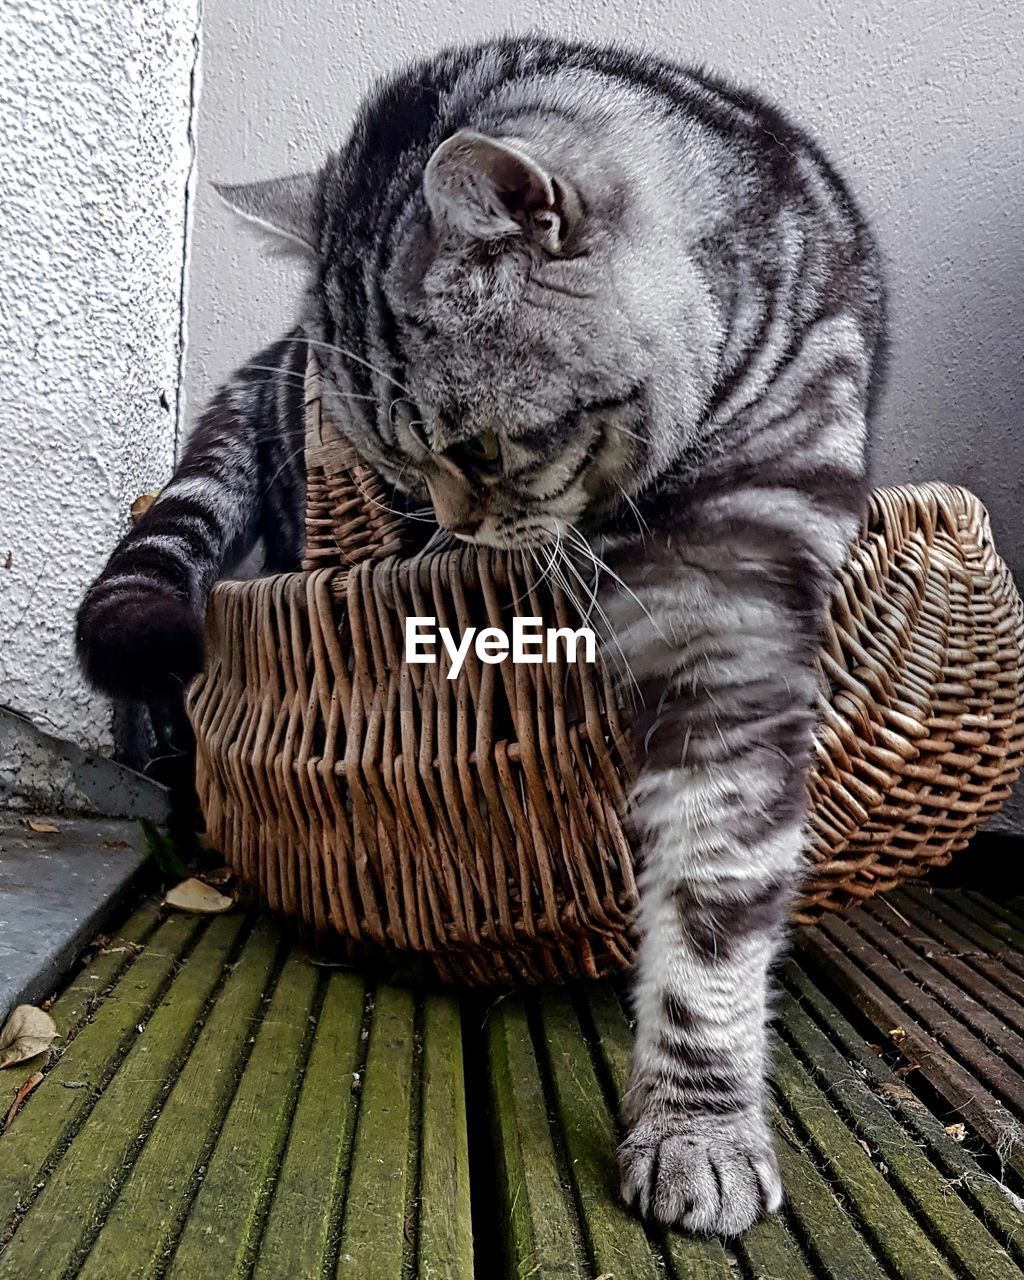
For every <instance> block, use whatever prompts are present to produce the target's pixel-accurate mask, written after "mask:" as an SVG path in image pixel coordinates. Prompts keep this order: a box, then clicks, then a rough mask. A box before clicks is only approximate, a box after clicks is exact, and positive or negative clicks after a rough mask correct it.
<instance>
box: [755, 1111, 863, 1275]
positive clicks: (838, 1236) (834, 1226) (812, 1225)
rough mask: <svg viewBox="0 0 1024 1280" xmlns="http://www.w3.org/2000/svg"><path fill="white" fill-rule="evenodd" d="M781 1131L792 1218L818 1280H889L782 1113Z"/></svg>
mask: <svg viewBox="0 0 1024 1280" xmlns="http://www.w3.org/2000/svg"><path fill="white" fill-rule="evenodd" d="M775 1129H776V1132H777V1134H778V1139H777V1143H776V1150H777V1152H778V1156H779V1169H780V1170H781V1172H782V1185H783V1187H784V1188H785V1191H786V1214H787V1216H788V1217H790V1218H791V1219H792V1221H793V1222H794V1223H795V1224H796V1232H797V1234H798V1235H799V1236H800V1238H801V1239H802V1240H804V1241H805V1242H806V1245H807V1248H808V1250H809V1251H810V1253H811V1255H812V1257H813V1258H814V1261H815V1275H816V1276H820V1277H822V1278H823V1280H883V1278H884V1277H885V1276H886V1272H885V1270H883V1268H882V1266H881V1264H880V1263H879V1261H878V1259H877V1258H876V1257H875V1256H874V1254H873V1253H872V1252H871V1249H870V1248H869V1247H868V1244H867V1242H866V1241H865V1239H864V1237H863V1236H862V1235H861V1231H860V1227H859V1226H858V1224H857V1222H856V1220H855V1219H854V1217H853V1215H852V1214H851V1213H850V1212H849V1210H848V1209H847V1207H846V1205H845V1204H840V1202H839V1200H838V1199H837V1198H836V1194H835V1191H834V1190H833V1187H832V1184H831V1182H830V1181H829V1180H827V1179H825V1178H823V1177H822V1176H821V1173H820V1172H819V1170H818V1169H817V1167H816V1166H815V1163H814V1161H813V1159H812V1158H811V1156H810V1155H809V1154H808V1150H807V1146H806V1144H805V1143H804V1142H803V1141H802V1140H801V1139H800V1138H799V1137H798V1136H797V1134H796V1133H794V1131H793V1129H792V1126H791V1125H790V1124H789V1123H788V1121H787V1120H786V1119H785V1117H783V1116H782V1115H781V1113H777V1114H776V1116H775ZM785 1274H786V1273H785V1272H782V1273H781V1275H782V1276H785ZM772 1280H776V1278H775V1277H772Z"/></svg>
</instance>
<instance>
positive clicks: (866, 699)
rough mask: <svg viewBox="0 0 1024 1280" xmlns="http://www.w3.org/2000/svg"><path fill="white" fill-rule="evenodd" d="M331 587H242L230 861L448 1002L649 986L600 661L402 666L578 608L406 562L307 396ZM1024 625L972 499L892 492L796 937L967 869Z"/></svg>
mask: <svg viewBox="0 0 1024 1280" xmlns="http://www.w3.org/2000/svg"><path fill="white" fill-rule="evenodd" d="M307 402H308V404H307V408H308V463H309V475H310V483H309V511H308V520H307V550H306V560H305V571H304V572H302V573H294V574H285V575H280V576H276V577H272V578H266V579H261V580H257V581H253V582H225V583H221V584H220V585H218V586H217V587H216V588H215V590H214V592H213V596H212V599H211V604H210V609H209V616H208V630H207V639H208V647H209V663H208V667H207V670H206V672H205V673H204V674H203V675H202V676H201V677H199V678H198V679H197V680H196V681H195V682H194V684H193V685H192V688H191V690H190V694H189V707H190V714H191V717H192V721H193V724H194V727H195V730H196V736H197V739H198V747H199V753H198V786H199V794H200V799H201V803H202V806H203V810H204V813H205V815H206V820H207V826H208V830H209V833H210V835H211V837H212V839H213V840H214V841H215V842H216V843H217V845H218V847H219V848H221V849H222V850H223V852H224V854H225V856H226V858H227V860H228V862H229V863H230V864H231V865H232V866H233V867H234V868H235V870H236V871H237V872H238V874H239V875H240V877H241V878H242V879H243V880H244V881H246V882H247V883H249V884H250V885H252V886H254V887H255V889H256V890H257V891H258V893H259V894H260V895H262V896H263V897H264V898H265V899H266V901H267V902H268V903H269V904H270V905H271V906H272V907H274V908H276V909H278V910H281V911H284V912H286V913H288V914H290V915H293V916H297V917H300V918H301V919H303V920H304V921H306V922H308V923H310V924H312V925H313V926H314V927H315V928H317V929H318V930H323V931H335V932H337V933H339V934H341V935H343V936H344V937H346V938H348V939H351V940H354V941H356V942H358V943H370V944H379V945H382V946H386V947H390V948H397V949H399V950H402V951H409V952H416V953H420V954H422V955H424V956H425V957H426V958H427V959H428V961H429V962H430V964H431V965H432V966H433V968H434V970H435V972H436V973H437V974H438V975H439V976H440V977H441V978H442V979H444V980H449V981H461V982H469V983H489V982H495V981H497V982H507V981H513V980H525V981H530V982H533V981H540V980H543V979H547V978H561V977H566V976H575V975H580V976H586V977H597V976H599V975H601V974H604V973H608V972H610V971H613V970H617V969H621V968H624V967H625V966H627V965H628V964H629V963H630V960H631V957H632V952H633V943H632V937H631V930H630V923H631V919H632V915H633V911H634V907H635V904H636V884H635V881H634V874H633V855H632V850H631V846H630V840H629V833H628V824H627V821H626V789H627V783H628V779H629V777H630V763H629V753H628V748H627V746H626V734H625V733H624V725H623V723H622V719H621V715H620V711H619V709H618V707H617V705H616V701H615V695H614V689H613V684H612V681H611V679H610V677H609V675H608V673H607V671H606V670H605V668H604V667H603V666H602V665H601V664H600V663H598V664H594V665H587V664H567V663H564V662H562V663H554V664H548V663H541V664H538V665H512V664H509V663H503V664H500V665H485V664H482V663H480V662H478V661H476V660H475V659H474V658H473V657H472V655H471V656H470V657H469V658H467V660H466V665H465V667H464V670H463V673H462V674H461V675H460V677H459V678H458V679H457V680H452V681H449V680H448V679H447V678H446V671H447V665H446V663H445V662H444V661H443V660H442V661H441V662H439V663H438V664H437V665H424V666H410V665H408V664H406V663H404V662H403V661H402V660H401V654H402V646H403V635H404V619H405V617H406V616H407V615H410V614H417V615H434V616H436V617H437V618H438V621H439V623H441V624H443V625H448V626H452V627H454V628H456V629H457V630H459V631H461V630H462V629H463V628H464V627H466V626H468V625H477V626H485V625H489V626H502V625H505V626H506V627H507V624H508V619H509V618H510V616H511V615H512V614H513V613H514V612H515V613H519V614H526V613H528V614H529V615H531V616H535V615H539V616H542V617H544V618H545V619H546V620H547V621H548V622H549V623H551V624H557V625H568V624H569V623H570V621H572V620H573V618H574V616H575V615H574V613H573V610H572V606H571V605H570V604H569V603H568V602H567V601H566V600H565V599H564V598H563V597H562V596H561V595H560V594H559V592H558V590H557V589H556V588H554V587H552V586H551V585H549V584H548V585H544V586H542V587H540V588H538V587H537V586H536V585H535V583H534V579H535V578H536V576H537V574H536V568H535V566H534V565H533V564H532V562H530V564H529V565H528V566H527V565H525V564H524V563H523V562H522V561H521V560H520V558H519V557H518V556H515V555H511V554H504V553H495V552H483V553H478V552H477V551H475V550H474V549H472V548H466V549H465V550H461V551H448V552H440V553H436V554H422V555H418V556H410V555H408V554H406V555H404V556H403V555H402V550H403V540H402V535H401V532H400V526H399V525H398V523H397V522H396V521H395V520H394V519H393V517H392V516H391V515H390V513H389V512H388V510H387V504H386V502H385V495H384V493H383V492H382V490H381V488H380V484H379V481H378V480H377V478H376V477H375V476H374V475H373V473H372V472H370V471H368V470H367V469H366V468H364V467H362V466H361V465H359V464H358V463H357V462H356V460H355V459H354V457H353V455H352V453H351V450H350V449H349V447H348V446H347V445H346V444H345V443H344V441H343V440H342V438H341V437H340V436H339V435H338V434H337V432H335V431H334V430H333V429H332V428H331V426H330V424H329V422H327V420H326V418H325V417H324V416H323V415H322V414H321V410H320V396H319V384H318V382H317V380H316V374H315V370H313V369H311V371H310V374H309V378H308V383H307ZM1022 658H1024V621H1022V608H1021V602H1020V599H1019V597H1018V595H1017V593H1016V591H1015V589H1014V586H1013V582H1012V579H1011V577H1010V574H1009V572H1008V570H1007V568H1006V566H1005V565H1004V564H1003V562H1002V561H1001V560H1000V559H999V557H998V556H997V555H996V553H995V550H994V548H993V546H992V540H991V531H990V529H989V524H988V519H987V516H986V513H985V510H984V508H983V507H982V506H981V504H980V503H979V502H978V500H977V499H976V498H974V497H973V496H972V495H971V494H969V493H967V492H965V491H964V490H962V489H957V488H953V487H950V486H947V485H940V484H932V485H922V486H916V487H904V488H898V489H883V490H879V491H877V492H876V493H875V494H874V495H873V497H872V501H871V504H870V511H869V513H868V517H867V520H866V524H865V529H864V532H863V535H862V538H861V540H860V542H859V544H858V545H857V546H856V547H855V549H854V551H853V553H852V555H851V557H850V561H849V565H848V567H847V569H846V572H845V574H844V576H843V579H842V581H841V582H840V583H839V584H838V586H837V589H836V591H835V595H834V598H833V601H832V606H831V612H830V616H829V619H828V624H827V627H826V634H825V637H824V639H823V643H822V647H821V655H820V665H821V677H822V679H821V713H822V718H821V728H820V732H819V734H818V738H817V744H816V758H815V767H814V771H813V776H812V779H811V784H810V791H811V816H810V834H811V854H812V858H813V868H812V870H811V873H810V875H809V877H808V880H807V882H806V884H805V886H804V891H803V895H802V897H801V899H800V901H799V904H798V910H797V916H796V918H797V919H798V920H801V921H806V920H808V919H811V918H813V917H814V916H815V915H817V914H819V913H820V912H821V911H823V910H838V909H841V908H843V907H845V906H847V905H849V904H851V903H855V902H857V901H859V900H860V899H862V898H866V897H869V896H871V895H872V894H874V893H878V892H879V891H880V890H883V889H888V888H890V887H892V886H893V885H896V884H898V883H899V882H900V881H902V880H905V879H907V878H909V877H912V876H918V875H921V874H922V873H924V872H925V871H926V870H927V869H928V868H929V867H933V866H941V865H942V864H944V863H946V862H948V860H949V859H950V857H951V856H952V854H953V853H954V852H955V851H956V850H958V849H961V848H963V846H964V845H965V844H966V843H967V841H968V840H969V839H970V837H971V836H972V835H973V834H974V832H975V831H976V830H977V828H978V826H979V824H980V823H981V822H982V821H983V820H984V819H985V818H986V817H987V816H988V815H990V814H992V813H995V812H996V811H997V810H998V809H999V808H1000V806H1001V805H1002V804H1003V803H1004V801H1005V800H1006V798H1007V796H1008V795H1009V792H1010V787H1011V785H1012V783H1013V781H1014V780H1015V778H1016V777H1017V774H1018V772H1019V770H1020V767H1021V763H1022V759H1024V677H1022Z"/></svg>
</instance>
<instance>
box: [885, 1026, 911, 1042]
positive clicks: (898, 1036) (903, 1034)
mask: <svg viewBox="0 0 1024 1280" xmlns="http://www.w3.org/2000/svg"><path fill="white" fill-rule="evenodd" d="M889 1034H890V1035H891V1036H892V1038H893V1039H894V1040H906V1038H907V1029H906V1027H893V1028H892V1029H891V1030H890V1031H889Z"/></svg>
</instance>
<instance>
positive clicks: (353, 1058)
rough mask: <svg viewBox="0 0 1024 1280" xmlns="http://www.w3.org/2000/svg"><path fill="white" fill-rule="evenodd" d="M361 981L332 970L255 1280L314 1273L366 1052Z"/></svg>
mask: <svg viewBox="0 0 1024 1280" xmlns="http://www.w3.org/2000/svg"><path fill="white" fill-rule="evenodd" d="M365 1002H366V983H365V981H364V979H363V978H362V977H360V976H358V975H356V974H350V973H334V974H331V977H330V979H329V981H328V984H327V991H326V994H325V996H324V1003H323V1007H322V1008H321V1010H320V1017H319V1020H318V1022H317V1025H316V1035H315V1037H314V1040H313V1048H312V1052H311V1053H310V1056H309V1065H308V1066H307V1068H306V1073H305V1076H304V1077H303V1081H302V1092H301V1093H300V1095H299V1101H298V1105H297V1106H296V1109H295V1116H294V1119H293V1121H292V1127H291V1132H290V1133H289V1135H288V1145H287V1148H286V1149H285V1154H284V1160H283V1162H282V1164H281V1171H280V1174H279V1176H278V1179H277V1185H276V1188H275V1190H274V1196H273V1200H272V1201H271V1205H270V1213H269V1216H268V1218H267V1226H266V1230H265V1231H264V1234H263V1239H262V1240H261V1241H260V1247H259V1254H258V1256H257V1259H256V1268H255V1271H254V1272H253V1275H254V1280H296V1277H299V1276H320V1275H322V1274H323V1271H324V1267H325V1265H326V1264H327V1263H328V1262H329V1261H330V1240H331V1231H332V1228H333V1225H334V1222H335V1214H336V1210H337V1204H338V1200H339V1197H340V1194H341V1183H342V1179H343V1178H344V1177H345V1176H346V1174H347V1171H348V1163H349V1158H350V1155H351V1151H352V1135H353V1133H354V1130H355V1119H356V1109H357V1104H358V1100H359V1091H360V1088H361V1087H362V1068H363V1061H364V1058H365V1050H364V1042H363V1041H362V1039H361V1031H362V1028H363V1008H364V1005H365Z"/></svg>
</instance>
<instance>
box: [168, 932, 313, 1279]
mask: <svg viewBox="0 0 1024 1280" xmlns="http://www.w3.org/2000/svg"><path fill="white" fill-rule="evenodd" d="M316 990H317V971H316V970H315V969H314V968H313V966H312V965H311V964H309V962H308V961H306V960H300V959H298V958H297V957H296V956H294V955H293V956H290V957H289V959H288V961H287V962H286V964H285V966H284V970H283V971H282V973H281V977H280V980H279V981H278V983H277V986H276V988H275V989H274V996H273V999H272V1000H271V1003H270V1008H269V1009H268V1010H267V1013H266V1016H265V1018H264V1019H263V1022H262V1023H261V1024H260V1029H259V1032H258V1033H257V1036H256V1043H255V1044H254V1046H253V1050H252V1053H251V1055H250V1057H249V1060H248V1062H247V1063H246V1066H245V1071H244V1073H243V1075H242V1079H241V1081H240V1082H239V1085H238V1089H237V1091H236V1093H235V1096H234V1099H233V1101H232V1103H231V1108H230V1110H229V1111H228V1114H227V1117H226V1119H225V1121H224V1125H223V1128H222V1129H221V1131H220V1135H219V1137H218V1138H217V1145H216V1147H215V1148H214V1150H213V1154H212V1155H211V1157H210V1161H209V1164H208V1166H207V1169H206V1173H205V1174H204V1176H203V1181H202V1185H201V1186H200V1188H199V1192H198V1194H197V1196H196V1199H195V1202H194V1203H193V1205H192V1208H191V1210H190V1211H189V1215H188V1220H187V1222H186V1224H185V1229H184V1231H183V1232H182V1235H181V1238H180V1240H179V1242H178V1246H177V1248H176V1250H175V1253H174V1258H173V1260H172V1262H171V1265H170V1267H169V1268H168V1269H167V1271H166V1272H165V1274H166V1275H167V1276H168V1277H170V1280H207V1278H208V1277H210V1276H214V1275H215V1276H217V1277H219V1278H221V1280H229V1278H231V1280H233V1278H234V1277H239V1278H241V1277H246V1276H248V1275H249V1272H250V1269H251V1267H252V1264H253V1262H254V1261H255V1257H256V1246H257V1244H258V1241H259V1234H260V1229H261V1227H262V1224H263V1215H264V1213H265V1211H266V1207H267V1204H268V1202H269V1198H270V1193H271V1191H272V1190H273V1186H274V1178H275V1175H276V1173H277V1165H278V1160H279V1156H280V1154H281V1151H282V1149H283V1147H284V1142H285V1139H286V1137H287V1133H288V1124H289V1122H290V1120H291V1117H292V1110H293V1106H294V1102H295V1095H296V1092H297V1085H298V1081H299V1079H300V1078H301V1073H302V1069H303V1067H304V1065H305V1058H306V1050H307V1048H308V1040H309V1037H310V1035H311V1032H312V1026H311V1022H312V1021H313V1019H312V1013H313V1002H314V998H315V996H316Z"/></svg>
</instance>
